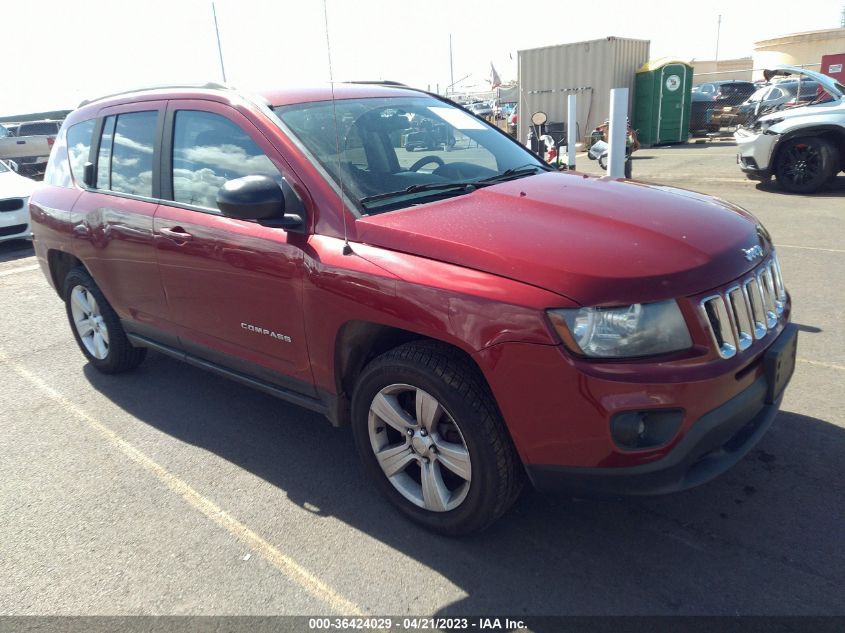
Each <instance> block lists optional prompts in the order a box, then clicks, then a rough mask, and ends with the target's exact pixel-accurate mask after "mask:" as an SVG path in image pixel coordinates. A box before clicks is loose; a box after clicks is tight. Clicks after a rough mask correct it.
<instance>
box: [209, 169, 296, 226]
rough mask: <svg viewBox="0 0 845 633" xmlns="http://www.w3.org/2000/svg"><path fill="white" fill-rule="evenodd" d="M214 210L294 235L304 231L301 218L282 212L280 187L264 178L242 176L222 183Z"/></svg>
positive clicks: (283, 205)
mask: <svg viewBox="0 0 845 633" xmlns="http://www.w3.org/2000/svg"><path fill="white" fill-rule="evenodd" d="M217 207H218V208H219V209H220V210H221V211H222V212H223V215H225V216H226V217H229V218H236V219H238V220H258V221H259V222H260V223H261V224H264V225H266V226H275V227H279V228H282V229H285V230H286V231H290V232H294V233H302V232H304V231H305V218H304V217H303V216H302V215H300V214H298V213H285V195H284V193H283V192H282V188H281V187H280V186H279V184H278V183H277V182H276V181H275V180H273V179H272V178H269V177H267V176H244V177H243V178H236V179H234V180H229V181H227V182H225V183H223V186H222V187H220V190H219V191H218V192H217Z"/></svg>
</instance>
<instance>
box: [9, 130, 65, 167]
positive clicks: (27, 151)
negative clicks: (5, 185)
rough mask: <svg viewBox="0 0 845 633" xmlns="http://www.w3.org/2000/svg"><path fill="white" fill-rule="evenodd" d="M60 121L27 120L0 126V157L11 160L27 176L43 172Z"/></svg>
mask: <svg viewBox="0 0 845 633" xmlns="http://www.w3.org/2000/svg"><path fill="white" fill-rule="evenodd" d="M60 126H61V122H60V121H28V122H24V123H17V124H15V125H9V126H6V127H4V126H0V159H5V160H13V161H15V162H16V163H17V164H18V165H19V166H20V172H21V173H22V174H25V175H28V176H36V175H40V174H41V173H43V169H44V167H45V166H46V163H47V157H48V156H49V155H50V151H51V150H52V148H53V142H54V141H55V140H56V135H57V134H58V133H59V127H60Z"/></svg>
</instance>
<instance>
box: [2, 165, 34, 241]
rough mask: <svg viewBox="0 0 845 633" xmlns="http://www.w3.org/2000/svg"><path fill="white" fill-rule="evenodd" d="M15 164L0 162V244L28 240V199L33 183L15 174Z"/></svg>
mask: <svg viewBox="0 0 845 633" xmlns="http://www.w3.org/2000/svg"><path fill="white" fill-rule="evenodd" d="M16 168H17V165H16V164H15V163H9V162H7V161H3V160H0V242H5V241H6V240H16V239H29V238H30V237H31V236H32V231H31V230H30V228H29V197H30V195H31V194H32V191H33V189H34V188H35V185H36V183H35V181H33V180H30V179H29V178H24V177H23V176H20V175H18V174H17V173H16V171H15V169H16Z"/></svg>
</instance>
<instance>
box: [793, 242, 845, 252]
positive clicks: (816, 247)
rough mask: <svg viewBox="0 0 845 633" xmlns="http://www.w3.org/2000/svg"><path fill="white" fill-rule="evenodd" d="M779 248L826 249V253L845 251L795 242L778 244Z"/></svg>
mask: <svg viewBox="0 0 845 633" xmlns="http://www.w3.org/2000/svg"><path fill="white" fill-rule="evenodd" d="M777 247H778V248H800V249H802V250H805V251H824V252H826V253H845V250H842V249H841V248H819V247H818V246H796V245H794V244H777Z"/></svg>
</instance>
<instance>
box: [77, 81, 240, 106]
mask: <svg viewBox="0 0 845 633" xmlns="http://www.w3.org/2000/svg"><path fill="white" fill-rule="evenodd" d="M176 88H200V89H204V90H234V88H233V87H232V86H227V85H225V84H219V83H217V82H214V81H209V82H207V83H204V84H199V83H197V84H171V85H159V86H143V87H141V88H132V89H131V90H121V91H120V92H114V93H112V94H107V95H102V96H100V97H95V98H93V99H85V100H83V101H82V102H81V103H80V104H79V105H78V106H76V107H77V108H81V107H82V106H86V105H88V104H89V103H94V102H95V101H101V100H103V99H108V98H110V97H119V96H121V95H128V94H132V93H133V92H144V91H146V90H172V89H176Z"/></svg>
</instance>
